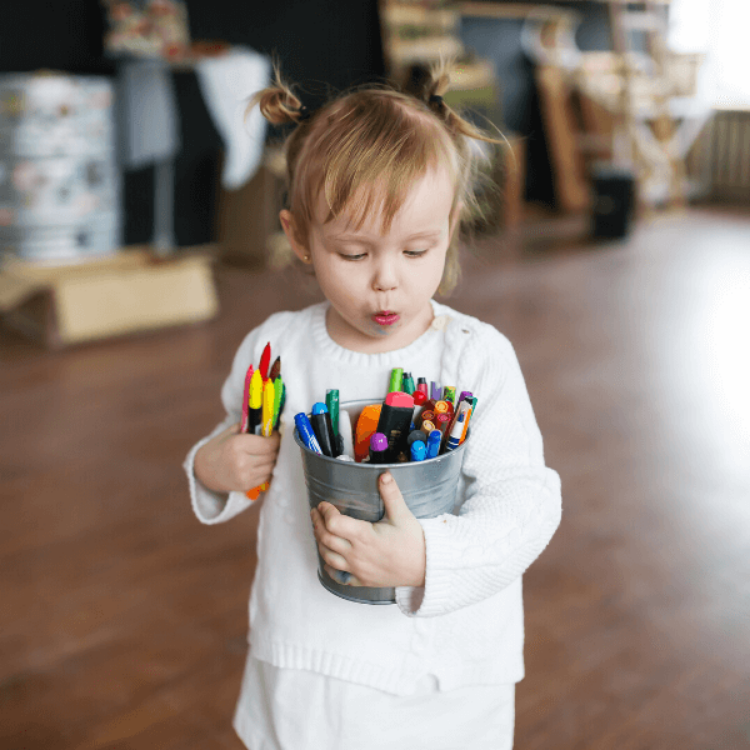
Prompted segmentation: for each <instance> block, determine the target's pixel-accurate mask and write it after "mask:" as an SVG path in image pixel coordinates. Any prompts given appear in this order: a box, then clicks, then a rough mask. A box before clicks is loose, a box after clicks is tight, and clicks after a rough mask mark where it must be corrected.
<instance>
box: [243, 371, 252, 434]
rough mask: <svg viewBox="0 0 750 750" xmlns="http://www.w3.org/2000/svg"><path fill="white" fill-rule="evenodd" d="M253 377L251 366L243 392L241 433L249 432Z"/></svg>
mask: <svg viewBox="0 0 750 750" xmlns="http://www.w3.org/2000/svg"><path fill="white" fill-rule="evenodd" d="M252 377H253V366H252V365H250V366H249V367H248V368H247V372H246V373H245V387H244V389H243V391H242V422H240V432H247V424H248V409H249V408H250V381H251V379H252Z"/></svg>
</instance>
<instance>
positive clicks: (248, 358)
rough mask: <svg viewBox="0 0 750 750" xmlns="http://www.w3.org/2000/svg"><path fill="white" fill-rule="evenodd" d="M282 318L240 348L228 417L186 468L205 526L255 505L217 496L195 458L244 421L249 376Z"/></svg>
mask: <svg viewBox="0 0 750 750" xmlns="http://www.w3.org/2000/svg"><path fill="white" fill-rule="evenodd" d="M280 318H281V314H277V315H274V316H271V318H269V319H268V320H267V321H266V322H265V323H263V324H262V325H260V326H259V327H258V328H255V329H254V330H253V331H251V332H250V333H249V334H248V335H247V336H246V337H245V339H244V340H243V342H242V343H241V344H240V347H239V349H238V350H237V353H236V354H235V356H234V361H233V363H232V369H231V371H230V373H229V377H227V379H226V381H225V382H224V385H223V387H222V389H221V401H222V404H223V405H224V409H225V411H226V417H225V418H224V419H223V420H222V421H221V422H220V423H219V424H218V425H217V426H216V427H215V428H214V430H213V431H212V432H211V434H210V435H207V436H206V437H204V438H202V439H201V440H199V441H198V442H197V443H196V444H195V445H194V446H193V447H192V448H191V449H190V452H189V453H188V455H187V457H186V459H185V462H184V464H183V468H184V469H185V473H186V474H187V479H188V487H189V489H190V501H191V504H192V507H193V511H194V512H195V515H196V516H197V517H198V520H199V521H201V523H205V524H216V523H222V522H224V521H228V520H229V519H230V518H234V516H236V515H238V514H239V513H241V512H242V511H243V510H245V509H246V508H248V507H249V506H250V505H252V500H249V499H248V498H247V496H246V495H245V493H244V492H229V493H222V492H213V491H212V490H210V489H208V488H207V487H205V486H204V485H203V484H202V483H201V481H200V480H199V479H198V477H196V475H195V454H196V453H197V452H198V450H199V449H200V448H201V447H202V446H203V445H205V444H206V443H207V442H208V441H209V440H211V439H212V438H213V437H215V436H216V435H218V434H219V433H220V432H223V431H224V430H225V429H227V428H228V427H230V426H231V425H233V424H236V423H237V422H239V421H240V419H241V418H242V395H243V394H242V391H243V389H244V386H245V373H246V372H247V368H248V366H249V365H250V364H251V363H253V364H257V363H258V362H259V360H260V354H261V352H262V347H263V346H265V344H266V342H267V341H268V340H269V337H271V338H272V336H271V334H270V331H272V330H273V329H274V327H275V326H274V322H278V319H280Z"/></svg>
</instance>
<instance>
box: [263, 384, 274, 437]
mask: <svg viewBox="0 0 750 750" xmlns="http://www.w3.org/2000/svg"><path fill="white" fill-rule="evenodd" d="M275 390H276V389H275V388H274V385H273V383H272V382H271V381H270V380H267V381H266V383H265V385H264V386H263V422H262V425H261V430H260V432H261V435H263V437H271V433H272V432H273V405H274V402H275V401H276V398H275V395H274V393H275Z"/></svg>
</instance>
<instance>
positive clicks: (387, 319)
mask: <svg viewBox="0 0 750 750" xmlns="http://www.w3.org/2000/svg"><path fill="white" fill-rule="evenodd" d="M372 319H373V320H374V321H375V322H376V323H377V324H378V325H379V326H392V325H393V324H394V323H398V321H399V315H398V313H395V312H391V311H390V310H381V311H380V312H379V313H375V315H373V316H372Z"/></svg>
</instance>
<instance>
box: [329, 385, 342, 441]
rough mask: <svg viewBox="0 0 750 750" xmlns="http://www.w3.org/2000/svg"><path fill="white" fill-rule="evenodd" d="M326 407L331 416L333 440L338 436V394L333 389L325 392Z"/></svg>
mask: <svg viewBox="0 0 750 750" xmlns="http://www.w3.org/2000/svg"><path fill="white" fill-rule="evenodd" d="M326 406H327V407H328V413H329V414H330V415H331V427H333V436H334V438H335V437H337V436H338V434H339V392H338V390H336V389H335V388H331V390H329V391H326Z"/></svg>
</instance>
